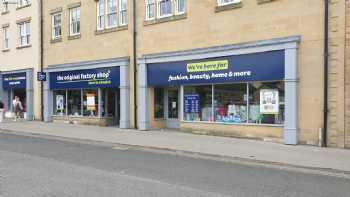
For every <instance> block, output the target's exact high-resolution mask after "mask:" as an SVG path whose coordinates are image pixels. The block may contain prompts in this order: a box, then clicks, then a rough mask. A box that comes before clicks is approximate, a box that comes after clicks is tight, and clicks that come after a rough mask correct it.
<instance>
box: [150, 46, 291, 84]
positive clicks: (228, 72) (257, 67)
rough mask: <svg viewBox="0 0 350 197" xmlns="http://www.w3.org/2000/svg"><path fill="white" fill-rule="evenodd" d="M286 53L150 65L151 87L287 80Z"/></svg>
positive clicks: (275, 52) (270, 52)
mask: <svg viewBox="0 0 350 197" xmlns="http://www.w3.org/2000/svg"><path fill="white" fill-rule="evenodd" d="M284 59H285V57H284V51H283V50H279V51H269V52H262V53H253V54H245V55H234V56H227V57H218V58H212V59H204V60H196V61H180V62H167V63H153V64H148V65H147V79H148V85H149V86H179V85H183V84H211V83H229V82H248V81H277V80H283V79H284V72H285V71H284Z"/></svg>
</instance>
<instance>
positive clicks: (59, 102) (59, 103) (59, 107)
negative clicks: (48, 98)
mask: <svg viewBox="0 0 350 197" xmlns="http://www.w3.org/2000/svg"><path fill="white" fill-rule="evenodd" d="M63 110H64V97H63V95H56V111H57V112H62V111H63Z"/></svg>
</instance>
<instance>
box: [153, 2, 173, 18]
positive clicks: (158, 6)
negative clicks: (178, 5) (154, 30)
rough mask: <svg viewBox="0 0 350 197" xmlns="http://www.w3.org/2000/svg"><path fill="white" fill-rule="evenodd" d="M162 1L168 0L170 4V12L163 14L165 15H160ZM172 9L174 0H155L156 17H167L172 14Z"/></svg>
mask: <svg viewBox="0 0 350 197" xmlns="http://www.w3.org/2000/svg"><path fill="white" fill-rule="evenodd" d="M163 1H170V5H171V12H170V14H165V15H160V11H161V10H160V4H161V3H162V2H163ZM173 11H174V1H173V0H157V18H165V17H169V16H172V15H173Z"/></svg>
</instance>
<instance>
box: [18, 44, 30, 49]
mask: <svg viewBox="0 0 350 197" xmlns="http://www.w3.org/2000/svg"><path fill="white" fill-rule="evenodd" d="M31 46H32V45H31V44H27V45H22V46H18V47H16V49H24V48H29V47H31Z"/></svg>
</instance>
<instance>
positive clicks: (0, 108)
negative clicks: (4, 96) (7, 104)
mask: <svg viewBox="0 0 350 197" xmlns="http://www.w3.org/2000/svg"><path fill="white" fill-rule="evenodd" d="M4 111H5V110H4V103H3V102H2V101H0V122H3V120H4Z"/></svg>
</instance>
